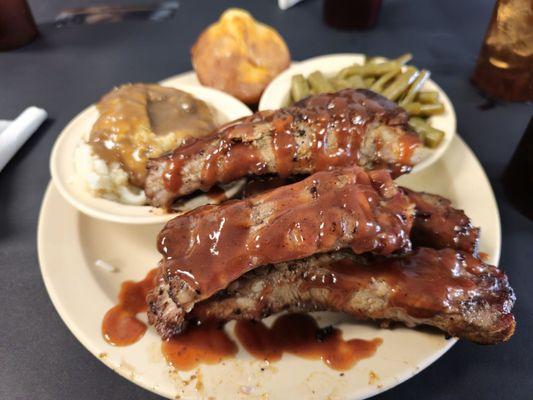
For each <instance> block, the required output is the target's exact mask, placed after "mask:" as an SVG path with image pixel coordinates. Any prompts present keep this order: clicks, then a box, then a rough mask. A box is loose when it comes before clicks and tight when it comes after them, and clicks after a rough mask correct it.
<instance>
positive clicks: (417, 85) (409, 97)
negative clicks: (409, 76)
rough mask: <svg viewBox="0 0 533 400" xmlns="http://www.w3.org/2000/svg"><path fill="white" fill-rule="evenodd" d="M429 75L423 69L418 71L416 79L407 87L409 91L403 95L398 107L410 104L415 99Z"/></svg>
mask: <svg viewBox="0 0 533 400" xmlns="http://www.w3.org/2000/svg"><path fill="white" fill-rule="evenodd" d="M429 75H430V73H429V72H428V71H427V70H425V69H423V70H422V71H420V73H419V74H418V76H417V77H416V79H415V80H414V81H413V83H412V84H411V86H410V87H409V90H408V91H407V93H406V94H405V96H404V98H403V99H402V101H401V102H400V105H404V104H407V103H411V102H412V101H413V99H414V98H415V95H416V94H417V93H418V92H419V91H420V89H421V88H422V86H424V84H425V83H426V81H427V80H428V78H429Z"/></svg>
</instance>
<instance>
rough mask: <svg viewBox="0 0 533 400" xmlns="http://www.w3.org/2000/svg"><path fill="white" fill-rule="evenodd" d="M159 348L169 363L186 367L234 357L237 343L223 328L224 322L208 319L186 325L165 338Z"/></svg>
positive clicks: (176, 366)
mask: <svg viewBox="0 0 533 400" xmlns="http://www.w3.org/2000/svg"><path fill="white" fill-rule="evenodd" d="M161 351H162V352H163V355H164V356H165V359H166V360H167V362H168V363H169V364H170V365H171V366H173V367H174V368H176V369H177V370H180V371H187V370H190V369H193V368H194V367H196V366H197V365H198V364H217V363H219V362H221V361H222V360H224V359H227V358H230V357H233V356H235V354H237V351H238V347H237V345H236V344H235V342H234V341H233V340H231V339H230V338H229V336H228V335H227V333H226V332H225V331H224V326H223V324H221V323H219V322H217V321H207V322H204V323H202V324H199V325H189V326H188V327H187V329H186V330H185V332H182V333H181V334H179V335H176V336H174V337H173V338H172V339H169V340H164V341H163V343H162V345H161Z"/></svg>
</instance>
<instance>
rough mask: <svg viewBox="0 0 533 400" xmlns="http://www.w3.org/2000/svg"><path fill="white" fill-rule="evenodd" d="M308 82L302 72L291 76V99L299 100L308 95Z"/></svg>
mask: <svg viewBox="0 0 533 400" xmlns="http://www.w3.org/2000/svg"><path fill="white" fill-rule="evenodd" d="M309 94H310V92H309V84H308V83H307V81H306V80H305V78H304V77H303V75H302V74H298V75H294V76H293V77H292V78H291V97H292V101H300V100H301V99H303V98H305V97H307V96H309Z"/></svg>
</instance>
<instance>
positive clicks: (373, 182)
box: [150, 167, 414, 313]
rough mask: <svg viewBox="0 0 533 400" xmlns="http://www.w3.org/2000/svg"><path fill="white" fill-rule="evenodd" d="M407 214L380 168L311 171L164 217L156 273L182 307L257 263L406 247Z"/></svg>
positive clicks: (406, 206) (407, 204)
mask: <svg viewBox="0 0 533 400" xmlns="http://www.w3.org/2000/svg"><path fill="white" fill-rule="evenodd" d="M413 214H414V207H413V206H412V204H411V202H410V201H409V200H408V198H407V197H406V196H405V195H404V194H403V192H401V191H399V190H398V189H397V188H396V186H395V185H394V183H393V182H392V180H391V177H390V175H389V174H388V173H387V172H386V171H371V172H368V173H367V172H365V171H363V169H362V168H360V167H348V168H344V169H338V170H334V171H329V172H318V173H316V174H314V175H312V176H310V177H308V178H306V179H304V180H302V181H300V182H297V183H295V184H292V185H288V186H283V187H280V188H277V189H274V190H271V191H269V192H266V193H262V194H259V195H256V196H252V197H249V198H247V199H244V200H235V201H230V202H226V203H224V204H222V205H219V206H213V205H209V206H204V207H200V208H198V209H196V210H194V211H191V212H189V213H187V214H183V215H181V216H178V217H176V218H174V219H173V220H171V221H169V222H168V223H167V225H166V226H165V227H164V228H163V230H162V231H161V233H160V234H159V238H158V245H159V246H158V247H159V251H160V253H161V254H162V255H163V259H162V260H161V262H160V264H159V268H160V270H161V274H160V276H161V279H163V281H164V284H168V285H169V287H170V295H171V297H172V300H173V301H174V302H176V303H177V304H179V305H180V307H182V308H183V309H185V310H188V309H190V308H191V307H192V306H193V305H194V303H197V302H198V301H201V300H203V299H206V298H208V297H209V296H211V295H213V294H215V293H216V292H218V291H219V290H222V289H225V288H226V287H227V286H228V285H229V284H230V283H231V282H233V281H234V280H236V279H238V278H239V277H240V276H241V275H243V274H244V273H246V272H247V271H249V270H251V269H253V268H256V267H260V266H262V265H267V264H271V263H279V262H283V261H290V260H297V259H301V258H305V257H308V256H311V255H313V254H317V253H324V252H330V251H335V250H339V249H342V248H348V249H350V250H351V251H352V252H353V253H356V254H361V253H367V252H372V253H375V254H385V255H386V254H391V253H393V252H398V251H405V250H409V249H410V240H409V231H410V229H411V224H412V218H413ZM154 296H155V297H157V293H154V294H153V296H151V297H150V301H152V302H153V301H154V300H153V298H154ZM155 301H156V302H157V300H155ZM157 309H158V307H155V308H153V310H155V312H156V313H157ZM160 311H161V312H164V309H160Z"/></svg>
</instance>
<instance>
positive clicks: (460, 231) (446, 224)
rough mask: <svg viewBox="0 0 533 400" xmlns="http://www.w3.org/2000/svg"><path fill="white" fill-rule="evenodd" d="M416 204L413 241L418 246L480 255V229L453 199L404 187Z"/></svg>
mask: <svg viewBox="0 0 533 400" xmlns="http://www.w3.org/2000/svg"><path fill="white" fill-rule="evenodd" d="M400 189H401V190H402V191H403V192H404V193H405V194H406V195H407V197H409V200H411V201H412V202H413V203H414V204H415V219H414V222H413V228H412V229H411V235H410V236H411V241H412V242H413V245H414V246H415V247H431V248H433V249H444V248H452V249H456V250H462V251H465V252H467V253H470V254H473V255H477V251H478V241H479V228H476V227H474V226H473V225H472V221H471V220H470V218H468V216H467V215H466V214H465V213H464V211H463V210H458V209H456V208H453V207H452V205H451V201H450V200H448V199H446V198H444V197H442V196H439V195H436V194H430V193H425V192H415V191H414V190H411V189H407V188H405V187H401V188H400Z"/></svg>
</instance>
